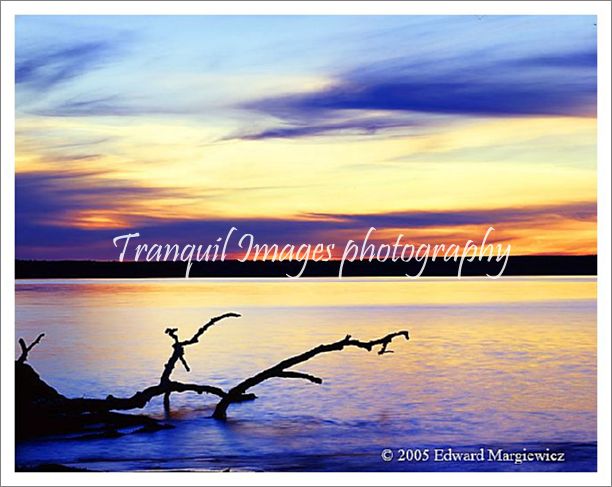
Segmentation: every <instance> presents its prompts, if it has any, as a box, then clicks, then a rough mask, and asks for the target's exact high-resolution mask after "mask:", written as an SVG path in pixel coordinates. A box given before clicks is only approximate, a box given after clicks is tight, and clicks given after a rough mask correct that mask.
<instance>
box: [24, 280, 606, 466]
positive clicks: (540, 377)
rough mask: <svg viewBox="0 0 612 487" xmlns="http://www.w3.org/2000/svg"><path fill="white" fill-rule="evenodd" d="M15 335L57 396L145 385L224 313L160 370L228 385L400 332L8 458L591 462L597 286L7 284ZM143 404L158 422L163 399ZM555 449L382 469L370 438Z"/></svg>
mask: <svg viewBox="0 0 612 487" xmlns="http://www.w3.org/2000/svg"><path fill="white" fill-rule="evenodd" d="M16 301H17V305H16V320H17V335H18V336H23V337H26V338H27V339H30V338H32V337H35V336H36V335H37V334H38V333H40V332H45V333H46V337H45V340H44V341H43V342H42V344H41V345H39V346H38V347H37V348H36V349H35V350H34V351H33V352H32V355H31V359H30V363H31V364H32V366H33V367H34V368H35V369H36V370H37V371H38V372H39V373H40V374H41V376H42V377H43V378H44V379H45V380H46V381H47V382H48V383H50V384H51V385H53V386H54V387H56V388H57V389H58V390H59V391H60V392H61V393H63V394H65V395H67V396H73V397H80V396H87V397H94V396H95V397H104V396H106V395H107V394H114V395H116V396H121V395H130V394H132V393H133V392H134V391H135V390H137V389H140V388H143V387H146V386H148V385H153V384H155V383H156V382H157V381H158V380H159V376H160V373H161V370H162V367H163V364H164V363H165V361H166V360H167V358H168V356H169V354H170V352H171V348H170V339H169V338H168V337H167V336H166V335H164V333H163V331H164V329H165V328H166V327H168V326H173V327H178V328H179V333H180V336H181V337H189V336H191V334H193V332H194V331H195V330H196V329H197V328H198V326H199V325H200V324H201V323H203V322H205V321H207V319H208V318H209V317H211V316H213V315H215V314H219V313H223V312H226V311H236V312H238V313H241V314H242V315H243V317H242V318H240V319H228V320H226V321H224V322H221V323H220V324H218V325H217V326H215V327H214V328H211V329H210V330H209V331H208V332H207V333H206V334H205V335H204V337H203V339H202V341H201V342H200V343H199V344H198V345H195V346H193V347H189V348H188V349H187V355H186V358H187V361H188V362H189V364H190V366H191V368H192V371H191V372H190V373H186V372H185V371H183V370H182V369H181V370H179V369H176V371H175V374H174V377H175V378H176V379H179V380H185V381H189V382H201V383H207V384H214V385H218V386H221V387H223V388H228V387H231V386H232V385H234V384H235V383H237V382H238V381H240V380H242V379H244V378H245V377H248V376H250V375H252V374H254V373H256V372H258V371H259V370H261V369H263V368H266V367H268V366H270V365H273V364H275V363H276V362H278V361H279V360H281V359H283V358H286V357H288V356H290V355H293V354H296V353H300V352H302V351H305V350H307V349H309V348H312V347H314V346H316V345H318V344H320V343H327V342H331V341H336V340H338V339H341V338H343V337H344V336H345V335H346V334H351V335H352V336H354V337H356V338H360V339H363V340H367V339H372V338H376V337H380V336H383V335H385V334H387V333H389V332H391V331H397V330H402V329H407V330H409V331H410V335H411V340H410V342H403V341H402V342H400V341H399V340H398V341H397V342H395V343H394V344H393V347H392V348H393V350H394V351H395V353H394V354H388V355H384V356H378V355H377V354H375V353H368V352H366V351H364V350H351V349H347V350H345V351H343V352H336V353H330V354H327V355H322V356H319V357H317V358H315V359H313V360H311V361H309V362H307V363H305V364H302V366H301V367H299V369H298V370H301V371H304V372H309V373H312V374H315V375H318V376H320V377H322V378H323V379H324V382H323V384H322V385H314V384H311V383H309V382H305V381H300V380H288V379H284V380H283V379H273V380H270V381H268V382H265V383H264V384H261V385H260V386H257V387H256V388H255V389H253V392H255V393H257V395H258V396H259V398H258V399H257V400H256V401H254V402H250V403H244V404H238V405H233V406H232V407H230V409H229V416H230V419H229V421H228V422H227V423H221V422H218V421H215V420H212V419H210V418H209V416H210V413H211V412H212V408H213V406H214V404H215V401H214V397H207V396H198V395H196V394H191V393H185V394H175V395H173V396H172V406H173V414H172V417H171V418H170V420H169V421H170V422H171V423H172V424H173V425H174V426H175V428H174V429H170V430H164V431H160V432H157V433H150V434H133V435H126V436H124V437H121V438H118V439H113V440H109V439H104V440H89V441H82V440H79V441H75V440H65V439H49V440H38V441H33V442H27V443H22V444H19V445H18V446H17V463H18V464H20V465H34V464H38V463H61V464H65V465H70V466H75V467H80V468H87V469H92V470H147V469H190V470H191V469H225V468H228V467H229V468H232V469H262V470H306V471H312V470H341V471H346V470H383V471H384V470H473V469H476V470H594V469H595V468H596V438H597V436H596V431H597V427H596V426H597V425H596V280H595V279H594V278H503V279H500V280H497V281H494V280H480V279H462V280H460V281H458V280H456V279H420V280H417V281H409V280H405V279H387V278H384V279H383V278H381V279H363V280H359V279H343V280H341V281H340V280H337V279H309V280H297V281H289V280H253V279H251V280H231V279H224V280H196V279H193V280H95V281H93V280H70V281H18V283H17V285H16ZM145 412H147V413H148V414H151V415H154V416H156V417H160V418H163V412H162V407H161V401H160V400H155V401H152V402H151V403H150V404H149V405H148V406H147V408H146V409H145ZM448 447H453V448H456V449H460V450H475V449H476V448H480V447H491V448H505V449H508V450H510V451H522V448H527V449H528V450H537V451H541V450H545V449H546V448H550V450H551V451H564V452H565V453H566V461H565V462H563V463H529V464H528V463H523V464H522V465H515V464H513V463H491V462H489V463H486V464H482V463H472V464H466V463H457V462H448V463H442V462H431V461H429V462H425V463H411V462H397V461H392V462H383V461H382V460H381V458H380V452H381V449H382V448H392V449H394V450H397V449H399V448H404V449H410V448H448Z"/></svg>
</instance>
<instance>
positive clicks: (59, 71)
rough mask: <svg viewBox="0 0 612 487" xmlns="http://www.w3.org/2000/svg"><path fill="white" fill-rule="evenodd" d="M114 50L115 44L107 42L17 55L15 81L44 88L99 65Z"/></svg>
mask: <svg viewBox="0 0 612 487" xmlns="http://www.w3.org/2000/svg"><path fill="white" fill-rule="evenodd" d="M115 53H116V48H115V46H114V45H112V44H110V43H109V42H107V41H104V42H85V43H77V44H72V45H68V46H61V47H53V46H51V47H49V48H48V49H46V50H44V51H37V52H36V53H35V54H32V55H30V56H25V57H24V56H18V57H17V60H16V64H15V83H16V84H17V85H28V86H30V87H33V88H35V89H38V90H46V89H49V88H52V87H54V86H55V85H57V84H59V83H62V82H65V81H68V80H71V79H73V78H76V77H77V76H79V75H81V74H83V73H85V72H87V71H90V70H91V69H94V68H96V67H98V66H100V65H102V64H103V63H104V62H105V61H106V60H107V59H108V58H109V56H112V55H114V54H115Z"/></svg>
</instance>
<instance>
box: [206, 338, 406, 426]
mask: <svg viewBox="0 0 612 487" xmlns="http://www.w3.org/2000/svg"><path fill="white" fill-rule="evenodd" d="M400 336H401V337H404V338H405V339H406V340H408V332H407V331H398V332H395V333H390V334H388V335H386V336H384V337H382V338H379V339H377V340H371V341H369V342H362V341H359V340H354V339H352V338H351V336H350V335H346V336H345V337H344V338H343V339H342V340H339V341H337V342H334V343H330V344H328V345H319V346H318V347H315V348H313V349H312V350H308V351H307V352H304V353H301V354H300V355H296V356H294V357H290V358H288V359H285V360H283V361H282V362H279V363H278V364H276V365H275V366H274V367H270V368H269V369H266V370H264V371H262V372H260V373H259V374H256V375H254V376H253V377H249V378H248V379H246V380H245V381H243V382H241V383H240V384H238V385H237V386H234V387H232V388H231V389H230V390H229V391H228V392H227V394H226V395H225V396H224V397H222V398H221V400H220V401H219V403H218V404H217V407H216V408H215V412H214V413H213V417H214V418H217V419H225V418H226V417H227V408H228V406H229V405H230V404H232V403H234V402H239V401H240V398H241V397H243V396H244V394H246V391H247V390H249V389H250V388H251V387H254V386H256V385H257V384H261V383H262V382H263V381H266V380H268V379H272V378H273V377H280V378H284V379H305V380H308V381H310V382H313V383H315V384H321V383H322V382H323V379H321V378H319V377H315V376H313V375H310V374H305V373H304V372H296V371H291V370H286V369H288V368H289V367H293V366H294V365H297V364H301V363H302V362H306V361H307V360H310V359H311V358H313V357H316V356H317V355H319V354H322V353H327V352H335V351H340V350H342V349H344V348H345V347H357V348H363V349H365V350H367V351H368V352H370V351H372V349H373V348H374V347H376V346H380V347H381V348H380V350H379V351H378V354H379V355H383V354H385V353H393V352H392V351H391V350H388V349H387V347H388V346H389V344H390V343H391V341H392V340H393V339H394V338H396V337H400Z"/></svg>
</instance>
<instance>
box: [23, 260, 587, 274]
mask: <svg viewBox="0 0 612 487" xmlns="http://www.w3.org/2000/svg"><path fill="white" fill-rule="evenodd" d="M186 265H187V264H186V263H184V262H108V261H89V260H78V261H77V260H72V261H71V260H64V261H60V260H54V261H42V260H16V261H15V276H16V278H17V279H47V278H48V279H51V278H143V277H152V278H154V277H184V276H185V270H186ZM421 265H422V264H421V263H419V262H415V261H410V262H391V261H386V262H376V261H374V262H347V263H345V265H344V269H343V277H360V276H381V277H382V276H404V275H405V274H410V275H416V274H418V272H419V270H420V268H421ZM339 266H340V262H339V261H329V262H308V265H307V266H306V271H305V272H304V274H303V275H302V277H337V276H338V271H339ZM458 266H459V263H458V262H453V261H449V262H444V261H442V260H436V261H431V260H429V261H428V262H427V265H426V267H425V271H424V272H423V274H422V276H457V270H458ZM301 267H302V263H300V262H296V261H294V262H252V261H248V262H238V261H235V260H232V261H225V262H194V264H193V267H192V268H191V272H190V277H286V275H287V274H289V275H296V274H298V273H299V271H300V269H301ZM500 268H501V263H499V262H496V261H495V259H494V260H492V261H491V262H487V261H486V260H483V261H481V262H478V261H474V262H465V263H464V265H463V269H462V271H461V275H462V276H485V275H486V274H491V275H497V274H498V273H499V271H500ZM596 274H597V256H596V255H588V256H513V257H510V259H509V261H508V265H507V267H506V269H505V271H504V273H503V275H504V276H580V275H582V276H587V275H589V276H592V275H596Z"/></svg>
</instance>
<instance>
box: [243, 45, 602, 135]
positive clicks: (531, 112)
mask: <svg viewBox="0 0 612 487" xmlns="http://www.w3.org/2000/svg"><path fill="white" fill-rule="evenodd" d="M596 72H597V54H596V52H595V51H591V50H588V51H581V52H568V53H565V54H550V55H542V56H531V57H521V58H510V59H497V60H494V61H492V60H485V61H481V60H479V59H477V58H473V57H472V58H467V59H466V58H465V57H462V58H460V59H450V60H445V63H444V65H443V66H441V63H439V62H438V61H437V60H435V59H433V60H431V61H430V62H419V63H418V64H409V63H406V62H405V61H404V60H401V59H400V60H397V59H396V60H392V61H386V62H382V63H378V64H376V65H375V66H373V67H372V66H370V67H364V68H363V69H355V70H351V71H350V72H346V73H344V74H341V75H340V76H339V77H338V80H337V82H336V83H335V84H334V85H332V86H331V87H326V88H324V89H322V90H319V91H315V92H311V93H307V94H304V93H297V94H285V95H281V96H275V97H270V98H265V99H260V100H255V101H252V102H250V103H247V104H246V105H245V106H244V108H247V109H249V110H254V111H258V112H263V113H266V114H268V115H272V116H274V117H277V118H278V119H279V120H281V121H282V122H283V124H284V125H283V126H281V127H271V128H268V129H265V130H263V131H260V132H258V133H251V134H247V135H245V136H243V138H246V139H264V138H279V137H286V138H291V137H303V136H306V135H320V134H324V133H330V132H335V131H336V130H337V129H336V127H339V128H340V129H341V130H353V131H357V132H361V133H371V132H375V131H377V130H380V129H384V128H389V127H393V128H395V127H397V126H398V125H399V126H402V125H403V126H411V125H415V124H416V123H417V120H418V117H417V116H416V114H423V113H425V114H445V115H454V116H489V117H505V116H559V115H561V116H565V115H568V116H594V115H595V110H596V92H597V89H596ZM367 111H379V112H380V111H383V112H386V113H388V114H389V117H390V118H391V120H389V121H387V123H386V124H385V123H384V122H383V121H378V124H377V125H376V124H374V125H373V124H372V121H371V120H370V119H368V118H367V117H363V116H352V114H351V112H360V113H363V112H367ZM339 113H343V114H344V116H345V119H344V120H342V121H341V122H336V123H335V124H330V123H328V122H326V119H328V118H329V117H337V116H338V114H339ZM393 114H395V115H393ZM397 114H404V115H412V119H411V118H410V117H409V116H408V117H404V118H403V119H398V117H397ZM398 122H399V123H398Z"/></svg>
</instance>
